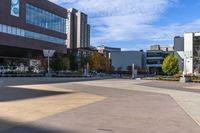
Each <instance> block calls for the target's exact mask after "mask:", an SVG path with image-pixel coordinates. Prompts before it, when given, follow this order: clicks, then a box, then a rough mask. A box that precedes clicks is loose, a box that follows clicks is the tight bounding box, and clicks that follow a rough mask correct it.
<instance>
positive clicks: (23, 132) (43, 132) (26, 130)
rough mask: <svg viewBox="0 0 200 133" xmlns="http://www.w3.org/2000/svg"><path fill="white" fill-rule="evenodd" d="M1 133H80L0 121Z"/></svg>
mask: <svg viewBox="0 0 200 133" xmlns="http://www.w3.org/2000/svg"><path fill="white" fill-rule="evenodd" d="M0 133H79V132H77V131H69V130H68V131H66V130H65V131H62V130H60V129H54V128H51V127H38V126H34V125H30V124H26V125H19V124H17V123H15V122H10V121H6V120H2V119H0Z"/></svg>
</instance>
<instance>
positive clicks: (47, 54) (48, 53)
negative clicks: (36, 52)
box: [43, 49, 56, 75]
mask: <svg viewBox="0 0 200 133" xmlns="http://www.w3.org/2000/svg"><path fill="white" fill-rule="evenodd" d="M55 52H56V51H55V50H48V49H44V50H43V54H44V57H46V58H48V69H47V71H48V75H49V74H50V58H51V57H53V55H54V53H55Z"/></svg>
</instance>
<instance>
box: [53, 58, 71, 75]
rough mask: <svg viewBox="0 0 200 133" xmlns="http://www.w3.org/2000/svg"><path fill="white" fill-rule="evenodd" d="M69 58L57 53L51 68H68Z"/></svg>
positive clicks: (57, 69)
mask: <svg viewBox="0 0 200 133" xmlns="http://www.w3.org/2000/svg"><path fill="white" fill-rule="evenodd" d="M68 65H69V63H68V59H67V58H63V57H62V56H60V55H56V57H55V58H54V59H53V60H52V61H51V68H52V69H53V70H54V71H61V70H66V69H67V68H68Z"/></svg>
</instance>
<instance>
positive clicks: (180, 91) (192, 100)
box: [79, 80, 200, 125]
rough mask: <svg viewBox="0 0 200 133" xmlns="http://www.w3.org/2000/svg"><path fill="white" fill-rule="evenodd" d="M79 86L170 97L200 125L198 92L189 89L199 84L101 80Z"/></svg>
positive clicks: (199, 95)
mask: <svg viewBox="0 0 200 133" xmlns="http://www.w3.org/2000/svg"><path fill="white" fill-rule="evenodd" d="M79 84H84V85H94V86H102V87H112V88H117V89H125V90H136V91H143V92H154V93H159V94H167V95H170V96H171V97H172V98H173V99H174V100H175V101H176V102H177V103H178V104H179V105H180V106H181V107H182V108H183V109H184V111H186V112H187V114H188V115H190V116H191V117H192V118H193V120H194V121H196V123H197V124H199V125H200V94H199V90H194V89H192V90H191V88H195V87H199V85H200V84H193V83H192V84H183V83H179V82H160V81H143V80H101V81H97V82H92V81H91V82H83V83H79ZM148 86H150V87H148ZM161 87H162V88H161ZM187 87H189V88H190V89H187Z"/></svg>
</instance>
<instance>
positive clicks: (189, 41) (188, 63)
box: [184, 33, 194, 74]
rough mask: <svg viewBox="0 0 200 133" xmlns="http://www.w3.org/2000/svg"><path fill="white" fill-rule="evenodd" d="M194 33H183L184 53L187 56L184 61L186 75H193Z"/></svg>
mask: <svg viewBox="0 0 200 133" xmlns="http://www.w3.org/2000/svg"><path fill="white" fill-rule="evenodd" d="M193 38H194V33H185V34H184V52H185V54H186V56H187V59H184V61H185V68H184V71H185V73H186V74H193V72H194V70H193V57H192V56H193V42H194V40H193Z"/></svg>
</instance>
